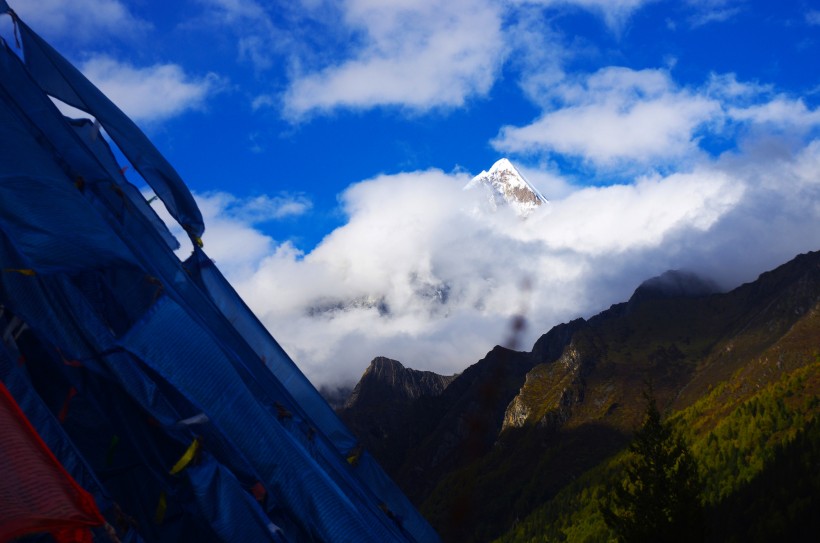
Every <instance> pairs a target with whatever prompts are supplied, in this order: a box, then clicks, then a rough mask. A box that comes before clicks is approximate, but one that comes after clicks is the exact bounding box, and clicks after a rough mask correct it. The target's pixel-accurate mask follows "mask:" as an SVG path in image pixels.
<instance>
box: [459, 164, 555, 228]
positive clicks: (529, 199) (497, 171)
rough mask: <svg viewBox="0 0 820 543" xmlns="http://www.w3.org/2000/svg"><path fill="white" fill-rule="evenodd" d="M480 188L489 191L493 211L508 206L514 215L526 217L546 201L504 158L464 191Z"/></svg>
mask: <svg viewBox="0 0 820 543" xmlns="http://www.w3.org/2000/svg"><path fill="white" fill-rule="evenodd" d="M478 186H482V187H484V188H486V189H489V191H490V203H491V205H492V207H493V208H494V209H495V208H497V207H498V206H499V205H509V206H511V207H512V208H513V209H515V211H516V213H518V215H520V216H522V217H526V216H527V215H529V214H530V213H532V212H533V211H534V210H535V209H536V208H537V207H539V206H541V205H542V204H546V203H548V200H547V199H546V198H544V196H543V195H541V193H540V192H538V189H536V188H535V187H533V186H532V185H531V184H530V183H529V181H527V179H526V178H525V177H524V176H523V175H522V174H521V172H519V171H518V169H517V168H516V167H515V166H513V164H512V162H510V161H509V160H508V159H506V158H502V159H500V160H498V161H496V163H495V164H493V166H492V168H490V171H489V172H488V171H482V172H481V173H480V174H478V175H477V176H475V177H473V179H472V180H471V181H470V182H469V183H467V185H466V186H465V187H464V189H465V190H468V189H472V188H474V187H478Z"/></svg>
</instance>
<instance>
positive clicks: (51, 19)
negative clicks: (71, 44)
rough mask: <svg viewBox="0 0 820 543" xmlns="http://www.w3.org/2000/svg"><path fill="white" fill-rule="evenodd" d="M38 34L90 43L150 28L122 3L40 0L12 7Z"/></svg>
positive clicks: (16, 4) (19, 3) (24, 2)
mask: <svg viewBox="0 0 820 543" xmlns="http://www.w3.org/2000/svg"><path fill="white" fill-rule="evenodd" d="M11 7H12V8H13V9H14V10H15V12H16V13H17V14H18V15H19V16H20V18H21V19H23V20H24V21H25V22H26V23H27V24H28V25H29V26H31V27H32V28H33V29H34V30H35V32H37V33H38V34H42V35H43V36H46V37H48V38H49V39H59V38H70V39H72V40H74V41H80V42H90V41H92V40H95V39H99V38H100V36H101V35H102V36H109V37H110V36H115V37H134V36H137V35H139V34H140V33H142V32H145V31H146V30H148V29H149V28H150V26H151V25H150V24H149V23H148V22H147V21H145V20H143V19H140V18H139V17H137V16H135V15H134V14H133V13H131V11H130V10H129V9H128V7H127V6H126V5H125V4H124V3H123V2H120V1H119V0H72V1H71V2H66V1H65V0H38V1H37V2H31V1H22V2H12V6H11Z"/></svg>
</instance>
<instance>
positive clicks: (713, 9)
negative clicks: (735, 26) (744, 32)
mask: <svg viewBox="0 0 820 543" xmlns="http://www.w3.org/2000/svg"><path fill="white" fill-rule="evenodd" d="M686 3H687V5H688V6H689V7H690V9H691V10H692V14H691V15H690V16H689V24H690V25H691V26H693V27H699V26H704V25H707V24H710V23H722V22H724V21H728V20H729V19H731V18H733V17H735V16H737V15H738V14H740V13H741V12H742V11H743V9H744V7H745V6H744V4H746V0H687V1H686Z"/></svg>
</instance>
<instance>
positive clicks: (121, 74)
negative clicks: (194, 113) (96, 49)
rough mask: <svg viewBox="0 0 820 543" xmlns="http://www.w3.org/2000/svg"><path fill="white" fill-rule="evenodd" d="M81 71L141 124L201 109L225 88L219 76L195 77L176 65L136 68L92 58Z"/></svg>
mask: <svg viewBox="0 0 820 543" xmlns="http://www.w3.org/2000/svg"><path fill="white" fill-rule="evenodd" d="M80 70H81V71H82V72H83V74H85V76H86V77H88V79H90V80H91V82H92V83H94V84H95V85H96V86H97V87H99V89H100V90H101V91H102V92H103V93H105V95H106V96H108V97H109V98H111V100H112V101H114V103H116V104H117V105H118V106H119V107H120V108H121V109H122V110H123V111H124V112H125V113H126V115H128V116H129V117H131V118H132V119H134V120H137V121H148V122H152V121H161V120H165V119H168V118H170V117H174V116H176V115H179V114H180V113H182V112H184V111H187V110H191V109H200V108H202V107H204V105H205V102H206V100H207V98H209V97H210V96H211V95H212V94H213V93H215V92H217V91H218V90H219V89H220V87H221V86H222V83H221V82H220V79H219V77H218V76H216V75H215V74H208V75H206V76H205V77H200V78H194V77H191V76H190V75H188V74H186V73H185V72H184V71H183V69H182V68H181V67H180V66H178V65H176V64H155V65H153V66H148V67H135V66H133V65H131V64H128V63H125V62H121V61H118V60H116V59H114V58H111V57H109V56H105V55H98V56H94V57H91V58H89V59H88V60H86V61H85V62H83V63H82V64H81V65H80ZM158 96H159V97H162V98H161V99H157V97H158Z"/></svg>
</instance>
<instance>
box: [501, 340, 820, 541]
mask: <svg viewBox="0 0 820 543" xmlns="http://www.w3.org/2000/svg"><path fill="white" fill-rule="evenodd" d="M744 386H745V383H744V381H743V380H741V379H737V380H731V381H728V382H725V383H722V384H720V385H718V386H716V387H715V388H714V389H713V390H712V391H711V392H710V393H709V394H708V395H707V396H706V397H704V398H702V399H701V400H700V401H698V402H696V403H695V404H694V405H692V406H691V407H689V408H687V409H684V410H682V411H679V412H676V413H673V414H671V415H670V416H669V417H668V418H667V419H666V420H665V422H664V425H666V426H668V428H669V429H670V431H671V432H673V433H674V434H675V435H678V436H680V437H681V439H683V440H684V441H685V442H686V443H688V448H689V450H690V451H691V455H692V457H693V459H694V460H695V462H696V464H697V466H698V472H699V481H700V483H701V485H702V489H701V494H700V499H701V505H702V508H703V514H702V517H701V521H702V522H703V525H702V529H703V533H704V538H705V540H707V541H738V542H740V541H744V542H745V541H773V540H790V541H804V540H810V539H811V537H810V536H811V535H812V534H815V535H816V534H817V533H820V532H818V530H820V518H818V517H817V515H816V511H817V510H818V507H820V503H818V501H819V498H818V497H820V417H818V413H820V396H818V395H819V394H820V355H816V356H815V360H814V361H813V362H811V363H809V364H808V365H807V366H805V367H802V368H799V369H797V370H795V371H793V372H790V373H788V374H786V375H784V376H783V377H782V378H781V379H779V380H777V381H775V382H774V383H772V384H770V385H769V386H766V387H764V388H762V389H760V390H758V391H755V392H754V393H752V394H750V395H749V396H748V397H747V398H746V399H743V400H741V399H739V398H740V396H741V395H742V394H741V391H742V389H743V388H744ZM733 397H734V398H737V399H736V400H735V401H732V400H731V398H733ZM635 454H636V453H635V452H633V451H631V450H629V451H624V452H621V453H619V454H617V455H616V456H614V457H613V458H611V459H610V460H608V461H607V462H605V463H603V464H601V465H599V466H597V467H596V468H594V469H592V470H590V471H588V472H587V473H585V474H584V475H583V476H582V477H580V478H579V479H578V480H576V481H575V482H573V483H572V484H571V485H569V486H567V487H566V488H564V489H563V490H562V491H561V492H560V493H559V494H558V495H557V496H556V497H555V498H554V499H552V500H550V501H549V502H548V503H546V504H545V505H544V506H542V507H541V508H539V509H538V510H536V511H535V512H534V513H533V514H531V515H530V516H528V517H527V518H526V519H524V520H522V521H520V522H518V523H517V525H516V526H515V527H514V528H513V529H512V530H511V531H510V532H509V533H507V534H506V535H504V536H503V537H502V538H500V539H499V540H498V541H500V542H505V543H506V542H527V543H534V542H542V541H573V542H583V541H608V540H617V534H616V533H615V532H614V531H613V530H612V529H611V527H610V526H608V525H607V522H606V521H605V518H604V515H603V514H602V511H603V510H604V509H605V508H606V507H607V505H608V504H609V503H610V502H611V500H613V498H614V497H615V496H616V495H617V488H618V487H619V486H620V485H622V484H623V482H624V478H625V477H626V475H627V470H626V466H627V465H628V464H629V462H630V461H631V460H633V457H634V456H635ZM663 537H664V534H657V538H656V539H655V541H661V540H664V539H663ZM669 540H672V539H669Z"/></svg>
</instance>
